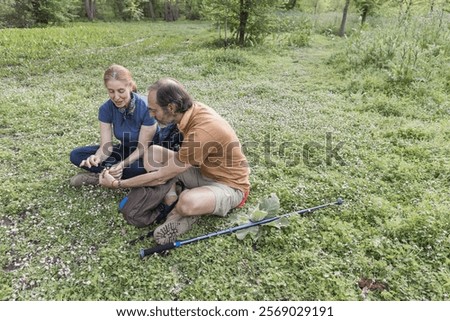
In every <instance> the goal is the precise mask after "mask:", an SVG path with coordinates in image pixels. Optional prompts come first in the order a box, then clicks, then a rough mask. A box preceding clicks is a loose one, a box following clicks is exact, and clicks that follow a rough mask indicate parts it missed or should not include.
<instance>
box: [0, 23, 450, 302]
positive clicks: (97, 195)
mask: <svg viewBox="0 0 450 321" xmlns="http://www.w3.org/2000/svg"><path fill="white" fill-rule="evenodd" d="M215 36H216V35H215V32H214V31H212V30H211V29H210V26H209V25H208V24H205V23H200V22H195V23H193V22H182V21H181V22H177V23H170V24H169V23H159V22H158V23H148V22H142V23H127V24H125V23H117V24H103V23H96V24H75V25H73V26H70V27H66V28H49V29H32V30H0V56H2V57H5V59H2V60H1V61H0V64H1V66H0V77H1V80H2V85H3V90H2V95H1V96H0V106H1V107H0V113H1V118H0V119H1V123H0V162H1V166H0V177H1V180H2V188H1V191H2V193H1V194H0V205H1V210H0V239H1V242H0V253H2V255H1V256H0V267H1V268H2V273H1V274H0V284H1V285H0V298H1V299H3V300H55V299H56V300H364V299H365V300H448V299H449V297H448V295H449V292H450V272H449V270H448V266H449V263H450V261H449V258H448V253H449V251H450V248H449V244H450V242H449V241H450V236H449V234H448V231H449V230H450V219H449V216H448V209H449V207H450V203H449V198H448V196H449V190H450V189H449V182H450V176H449V174H450V164H449V159H448V155H449V154H450V151H449V145H448V140H449V138H450V131H449V128H450V126H449V125H450V124H449V119H450V117H449V105H448V102H449V97H448V91H445V87H438V88H436V89H433V91H432V92H430V96H431V97H433V99H429V100H427V99H425V98H424V96H420V99H416V98H417V97H415V96H414V91H412V90H406V89H405V87H404V88H403V89H399V91H398V92H397V94H392V92H391V93H389V92H386V91H382V90H379V88H380V86H375V85H371V84H374V83H375V84H378V83H383V84H384V82H385V79H384V78H383V77H381V76H380V77H376V75H373V73H372V74H371V73H369V72H367V73H364V72H361V77H362V78H356V74H357V73H356V72H353V71H351V70H350V71H349V70H348V69H345V68H344V69H343V68H342V66H344V65H345V63H344V62H343V61H342V60H339V59H340V58H339V57H340V56H339V53H341V52H345V50H348V48H349V41H348V40H342V39H335V38H334V37H333V36H323V35H314V36H313V37H312V39H311V41H310V46H309V47H306V48H301V49H299V48H292V47H289V46H287V45H286V43H285V42H284V39H285V38H283V37H275V38H273V39H272V41H271V42H270V43H267V44H266V45H265V46H263V47H258V48H248V49H233V48H229V49H226V50H224V49H221V48H217V47H215V46H213V43H214V39H215ZM446 55H447V56H446V57H447V60H446V62H447V64H448V52H447V53H446ZM336 57H337V58H339V59H336ZM444 62H445V60H444ZM111 63H119V64H123V65H125V66H127V67H128V68H130V69H131V70H132V71H133V74H134V76H135V79H136V81H137V84H138V88H139V90H140V91H142V92H144V91H145V88H146V87H147V86H148V85H149V84H150V83H152V82H153V81H155V80H156V79H158V78H159V77H162V76H172V77H175V78H178V79H179V80H180V81H182V82H183V83H185V84H186V86H187V87H188V89H189V91H190V92H191V93H192V94H193V95H194V96H195V98H196V99H198V100H200V101H203V102H205V103H207V104H209V105H210V106H212V107H214V108H215V109H216V110H217V111H218V112H219V113H220V114H222V115H223V116H224V117H225V118H226V119H228V120H229V121H230V123H231V124H232V125H233V126H234V127H235V128H236V130H237V132H238V135H239V137H240V138H241V140H242V142H243V143H244V147H245V149H246V153H247V155H248V157H249V160H250V163H251V167H252V175H251V182H252V193H251V196H250V199H249V203H248V205H247V207H249V206H251V205H253V204H256V203H257V201H258V200H259V199H261V198H262V197H265V196H267V195H269V194H270V193H276V194H277V195H278V196H279V198H280V200H281V206H282V211H285V212H287V211H291V210H293V209H299V208H305V207H309V206H314V205H317V204H320V203H324V202H329V201H334V200H335V199H336V197H338V196H342V197H343V198H344V199H345V200H346V204H345V205H344V206H343V207H341V208H339V209H329V210H323V211H320V212H316V213H315V214H313V215H311V216H308V217H305V218H294V219H292V220H291V224H290V225H289V226H288V227H286V228H283V229H282V230H277V229H266V230H265V234H264V235H263V236H262V237H260V238H259V239H258V241H257V243H254V242H253V241H252V240H251V239H244V240H243V241H239V240H237V239H236V238H235V237H233V236H227V237H218V238H213V239H210V240H208V241H204V242H200V243H196V244H192V245H189V246H186V247H183V248H180V249H178V250H174V251H172V252H171V253H170V254H169V255H168V256H164V257H162V256H154V257H151V258H149V259H146V260H143V261H140V260H139V259H138V252H139V249H140V248H141V247H147V246H152V243H151V242H150V241H146V242H142V243H140V244H136V245H135V246H129V245H127V241H128V240H131V239H134V238H136V237H137V236H139V235H141V234H145V233H146V231H147V230H146V229H136V228H134V227H131V226H128V225H126V224H125V222H124V220H123V219H122V218H121V217H120V216H119V215H118V213H117V204H118V201H119V200H120V199H121V198H122V197H123V196H124V195H125V191H110V190H105V189H100V188H89V187H87V188H82V189H74V188H71V187H69V186H68V179H69V177H71V176H72V175H74V174H75V173H77V169H76V168H74V167H73V166H71V165H70V164H69V161H68V154H69V152H70V151H71V149H72V148H74V147H76V146H79V145H85V144H91V143H95V142H97V141H98V138H99V137H98V124H97V120H96V119H97V107H98V106H99V105H100V104H101V103H102V102H103V101H104V100H105V99H106V98H107V95H106V92H105V90H104V88H103V84H102V79H101V78H102V77H101V75H102V73H103V71H104V70H105V68H106V67H107V66H108V65H110V64H111ZM444 66H446V65H444ZM370 75H372V76H370ZM447 75H448V74H447ZM435 77H443V76H442V75H441V74H436V75H435ZM433 79H434V80H433V81H435V82H437V83H438V82H440V81H441V82H444V83H445V81H446V79H445V78H438V79H435V78H433ZM447 81H448V79H447ZM414 84H416V83H415V82H414ZM356 85H359V86H360V87H357V86H356ZM355 88H356V89H355ZM361 88H362V89H361ZM402 93H403V94H402ZM430 114H431V115H432V117H431V116H430ZM327 146H328V149H327ZM339 146H340V147H339ZM333 150H334V151H335V154H330V152H332V151H333ZM327 151H328V152H327ZM327 153H328V154H327ZM327 155H328V158H327ZM333 155H334V156H338V157H331V156H333ZM344 163H345V164H344ZM244 210H246V209H244ZM229 224H230V222H229V220H227V219H224V220H221V219H218V218H213V217H208V218H205V219H203V220H202V221H201V222H200V223H199V224H198V225H197V226H196V227H195V228H194V229H193V230H192V231H191V232H189V233H188V234H187V235H186V237H193V236H196V235H199V234H203V233H207V232H211V231H214V230H218V229H221V228H225V227H228V226H229ZM364 278H367V279H374V280H377V281H379V282H383V284H385V285H387V288H386V290H384V291H369V292H368V293H363V292H362V290H361V289H360V288H359V287H358V281H360V280H361V279H364Z"/></svg>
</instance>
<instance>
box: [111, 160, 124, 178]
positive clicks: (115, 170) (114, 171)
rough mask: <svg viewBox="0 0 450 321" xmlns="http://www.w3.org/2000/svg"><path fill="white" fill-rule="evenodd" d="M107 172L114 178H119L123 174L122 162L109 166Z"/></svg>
mask: <svg viewBox="0 0 450 321" xmlns="http://www.w3.org/2000/svg"><path fill="white" fill-rule="evenodd" d="M109 174H111V175H112V176H113V177H114V178H115V179H120V178H121V177H122V174H123V162H120V163H117V164H114V165H113V166H111V168H110V169H109Z"/></svg>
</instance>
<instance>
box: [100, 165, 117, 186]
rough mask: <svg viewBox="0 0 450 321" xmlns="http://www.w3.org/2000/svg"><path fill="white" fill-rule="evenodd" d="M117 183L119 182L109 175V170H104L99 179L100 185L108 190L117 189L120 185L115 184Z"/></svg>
mask: <svg viewBox="0 0 450 321" xmlns="http://www.w3.org/2000/svg"><path fill="white" fill-rule="evenodd" d="M116 181H117V179H115V178H114V176H112V175H111V174H110V173H109V170H107V169H104V170H103V172H101V174H100V177H99V183H100V185H102V186H105V187H108V188H117V187H118V184H117V183H114V182H116Z"/></svg>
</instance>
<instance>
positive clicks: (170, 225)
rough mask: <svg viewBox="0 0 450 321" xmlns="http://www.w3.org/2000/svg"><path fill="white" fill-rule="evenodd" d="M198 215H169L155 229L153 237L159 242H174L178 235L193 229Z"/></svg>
mask: <svg viewBox="0 0 450 321" xmlns="http://www.w3.org/2000/svg"><path fill="white" fill-rule="evenodd" d="M198 218H199V217H198V216H178V215H177V217H175V215H172V216H169V217H168V218H167V220H166V222H165V223H164V224H162V225H160V226H158V227H157V228H156V229H155V232H154V233H153V237H154V238H155V242H156V243H158V244H168V243H173V242H175V241H176V240H177V238H178V236H180V235H181V234H184V233H186V232H187V231H189V230H191V229H192V225H194V223H195V222H196V221H197V220H198Z"/></svg>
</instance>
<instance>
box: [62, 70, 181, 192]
mask: <svg viewBox="0 0 450 321" xmlns="http://www.w3.org/2000/svg"><path fill="white" fill-rule="evenodd" d="M103 79H104V83H105V87H106V89H107V90H108V94H109V98H110V99H109V100H107V101H106V102H105V103H104V104H103V105H101V106H100V109H99V112H98V120H99V121H100V145H95V146H84V147H79V148H76V149H74V150H73V151H72V152H71V153H70V161H71V162H72V163H73V164H74V165H76V166H78V167H81V168H83V169H85V170H87V171H88V172H83V173H80V174H77V175H75V176H74V177H72V178H71V180H70V184H71V185H72V186H81V185H97V184H98V183H99V178H98V176H99V173H100V172H101V171H102V170H103V169H104V168H105V167H110V173H111V174H112V175H113V176H114V177H116V178H120V177H121V178H123V179H126V178H130V177H134V176H137V175H141V174H144V173H146V170H145V168H144V165H143V163H142V158H141V157H142V155H143V153H144V149H145V148H146V147H148V146H149V145H150V144H151V143H156V144H160V143H161V140H162V139H161V138H160V137H159V129H158V125H157V122H156V120H155V119H154V118H153V117H152V116H150V114H149V111H148V109H147V99H146V97H144V96H140V95H138V94H137V93H136V91H137V88H136V84H135V82H134V81H133V79H132V76H131V73H130V71H129V70H128V69H126V68H125V67H123V66H120V65H112V66H110V67H109V68H108V69H107V70H106V71H105V74H104V77H103ZM168 129H169V128H168ZM168 129H165V130H164V132H165V133H167V132H171V133H170V134H172V136H174V135H173V130H172V131H171V130H170V129H169V130H168ZM174 130H176V128H174ZM113 133H114V136H115V137H116V138H117V139H118V140H119V142H120V143H119V144H116V145H113V142H112V134H113ZM172 145H173V146H168V147H169V148H170V147H172V149H173V148H175V147H177V146H176V144H175V143H174V142H172Z"/></svg>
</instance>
